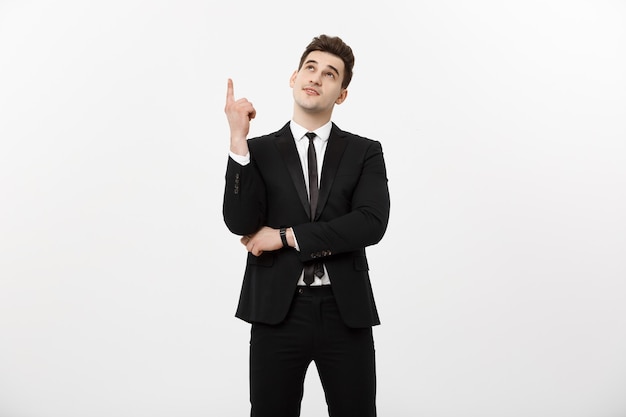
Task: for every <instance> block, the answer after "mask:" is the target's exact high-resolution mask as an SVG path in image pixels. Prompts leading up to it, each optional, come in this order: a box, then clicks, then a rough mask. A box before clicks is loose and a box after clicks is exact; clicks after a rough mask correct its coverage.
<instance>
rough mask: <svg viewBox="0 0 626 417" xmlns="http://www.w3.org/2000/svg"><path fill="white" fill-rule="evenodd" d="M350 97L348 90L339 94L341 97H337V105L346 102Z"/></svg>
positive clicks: (343, 90)
mask: <svg viewBox="0 0 626 417" xmlns="http://www.w3.org/2000/svg"><path fill="white" fill-rule="evenodd" d="M347 97H348V90H347V89H345V88H344V89H342V90H341V93H339V97H337V100H335V104H341V103H343V102H344V101H346V98H347Z"/></svg>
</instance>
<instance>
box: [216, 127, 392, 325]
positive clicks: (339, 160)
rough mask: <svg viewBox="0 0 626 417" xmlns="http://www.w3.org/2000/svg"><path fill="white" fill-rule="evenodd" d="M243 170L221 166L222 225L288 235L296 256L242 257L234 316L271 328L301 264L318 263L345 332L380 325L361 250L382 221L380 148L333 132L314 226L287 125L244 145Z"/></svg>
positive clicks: (289, 251) (384, 193)
mask: <svg viewBox="0 0 626 417" xmlns="http://www.w3.org/2000/svg"><path fill="white" fill-rule="evenodd" d="M248 146H249V149H250V159H251V161H250V164H248V165H245V166H242V165H240V164H238V163H237V162H235V161H233V160H232V159H231V158H228V164H227V169H226V186H225V192H224V205H223V214H224V221H225V223H226V225H227V227H228V228H229V230H230V231H231V232H233V233H234V234H237V235H242V236H243V235H246V234H252V233H254V232H256V231H257V230H258V229H259V228H261V227H262V226H269V227H272V228H280V227H292V228H293V231H294V233H295V235H296V238H297V240H298V246H299V248H300V251H297V250H296V249H294V248H282V249H279V250H276V251H270V252H264V253H262V254H261V255H260V256H258V257H257V256H254V255H252V254H251V253H248V258H247V265H246V269H245V273H244V277H243V285H242V288H241V294H240V298H239V305H238V307H237V312H236V316H237V317H238V318H240V319H242V320H245V321H247V322H260V323H268V324H277V323H279V322H281V321H282V320H283V319H284V318H285V316H286V314H287V311H288V310H289V307H290V305H291V300H292V298H293V296H294V294H295V287H296V284H297V282H298V278H299V276H300V274H301V272H302V268H303V265H304V263H306V262H312V261H315V260H321V261H323V262H324V264H325V266H326V269H327V271H328V274H329V276H330V280H331V283H332V288H333V293H334V295H335V299H336V301H337V305H338V307H339V311H340V314H341V317H342V319H343V321H344V322H345V324H346V325H348V326H350V327H367V326H372V325H377V324H379V323H380V320H379V317H378V312H377V310H376V304H375V302H374V296H373V293H372V288H371V284H370V279H369V273H368V264H367V258H366V255H365V248H366V247H367V246H370V245H373V244H376V243H378V242H379V241H380V240H381V239H382V237H383V235H384V233H385V230H386V229H387V223H388V220H389V208H390V201H389V190H388V186H387V173H386V168H385V162H384V159H383V152H382V147H381V144H380V143H379V142H378V141H374V140H371V139H367V138H364V137H360V136H357V135H354V134H351V133H348V132H344V131H342V130H340V129H339V128H338V127H337V126H336V125H335V124H334V123H333V125H332V129H331V133H330V137H329V139H328V144H327V147H326V153H325V156H324V162H323V166H322V173H321V178H320V187H319V202H318V206H317V212H316V215H315V221H314V222H311V221H310V217H309V202H308V197H307V191H306V185H305V182H304V174H303V172H302V165H301V163H300V159H299V156H298V152H297V150H296V145H295V142H294V138H293V135H292V134H291V129H290V128H289V123H287V124H286V125H285V126H283V128H282V129H281V130H279V131H277V132H275V133H272V134H269V135H266V136H261V137H257V138H252V139H249V140H248Z"/></svg>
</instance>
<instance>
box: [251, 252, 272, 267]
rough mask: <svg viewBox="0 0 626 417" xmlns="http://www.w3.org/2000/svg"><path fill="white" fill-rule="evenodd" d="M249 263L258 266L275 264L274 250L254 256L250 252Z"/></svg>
mask: <svg viewBox="0 0 626 417" xmlns="http://www.w3.org/2000/svg"><path fill="white" fill-rule="evenodd" d="M248 264H249V265H258V266H272V265H274V252H263V253H262V254H261V255H260V256H254V255H253V254H251V253H249V252H248Z"/></svg>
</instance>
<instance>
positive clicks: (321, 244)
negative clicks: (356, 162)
mask: <svg viewBox="0 0 626 417" xmlns="http://www.w3.org/2000/svg"><path fill="white" fill-rule="evenodd" d="M389 211H390V198H389V189H388V181H387V172H386V167H385V161H384V158H383V151H382V146H381V144H380V142H377V141H372V142H371V144H370V146H369V147H368V149H367V151H366V152H365V154H364V157H363V163H362V170H361V174H360V176H359V179H358V181H357V183H356V186H355V187H354V189H353V190H352V197H351V201H350V209H349V210H348V211H346V212H345V213H342V214H340V215H338V216H335V217H330V218H329V220H328V221H324V220H323V219H322V220H321V221H316V222H311V223H302V224H299V225H296V226H293V230H294V234H295V235H296V238H297V240H298V245H299V248H300V258H301V260H302V261H309V260H311V259H312V258H320V257H325V256H330V255H333V254H338V253H343V252H350V251H355V250H359V249H362V248H365V247H366V246H370V245H374V244H376V243H378V242H379V241H380V240H381V239H382V237H383V235H384V234H385V231H386V229H387V224H388V221H389Z"/></svg>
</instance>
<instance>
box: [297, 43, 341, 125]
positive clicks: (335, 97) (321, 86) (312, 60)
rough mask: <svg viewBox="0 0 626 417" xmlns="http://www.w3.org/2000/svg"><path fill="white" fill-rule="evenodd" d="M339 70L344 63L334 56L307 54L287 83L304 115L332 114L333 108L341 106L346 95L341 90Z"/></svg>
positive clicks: (320, 53) (322, 53)
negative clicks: (336, 105) (337, 105)
mask: <svg viewBox="0 0 626 417" xmlns="http://www.w3.org/2000/svg"><path fill="white" fill-rule="evenodd" d="M343 71H344V64H343V61H342V60H341V58H339V57H338V56H335V55H333V54H329V53H328V52H321V51H313V52H311V53H310V54H309V55H308V56H307V57H306V59H305V60H304V63H303V64H302V67H301V68H300V69H299V70H298V71H295V72H294V73H293V75H292V76H291V79H290V80H289V85H290V86H291V88H292V89H293V98H294V101H295V103H296V106H297V107H298V108H300V109H301V110H302V111H304V112H306V113H325V114H329V113H330V112H332V109H333V106H334V105H335V104H341V103H343V101H344V100H345V99H346V96H347V95H348V91H347V90H346V89H345V88H341V81H342V80H343Z"/></svg>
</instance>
